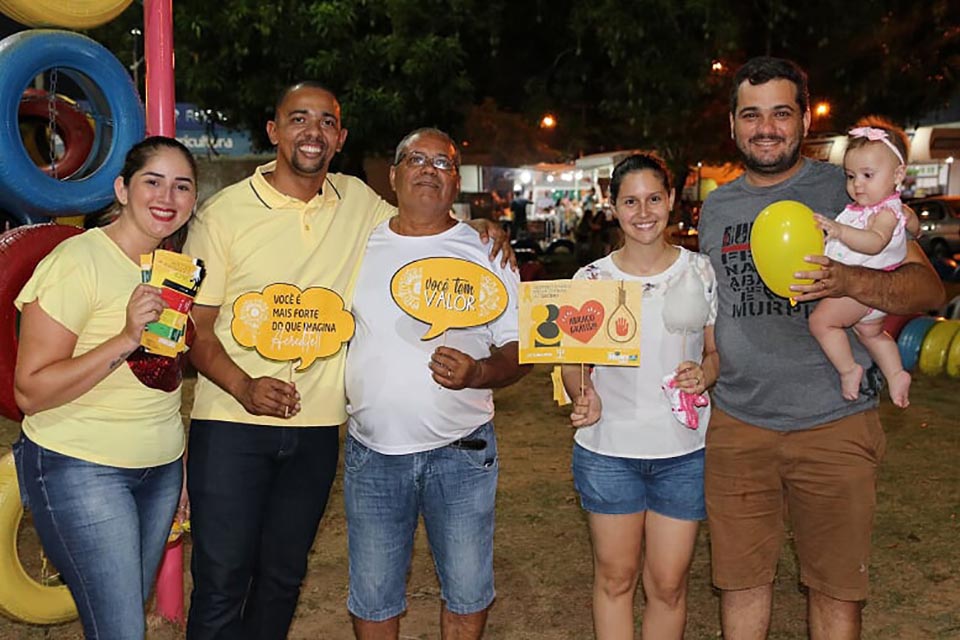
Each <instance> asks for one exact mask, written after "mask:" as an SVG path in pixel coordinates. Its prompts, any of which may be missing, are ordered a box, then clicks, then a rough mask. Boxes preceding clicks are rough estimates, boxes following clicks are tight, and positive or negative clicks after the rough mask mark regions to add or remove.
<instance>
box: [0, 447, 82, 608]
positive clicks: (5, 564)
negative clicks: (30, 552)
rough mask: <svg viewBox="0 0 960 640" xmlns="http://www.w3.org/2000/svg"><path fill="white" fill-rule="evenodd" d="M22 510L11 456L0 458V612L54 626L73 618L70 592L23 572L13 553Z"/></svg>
mask: <svg viewBox="0 0 960 640" xmlns="http://www.w3.org/2000/svg"><path fill="white" fill-rule="evenodd" d="M22 517H23V507H22V506H21V505H20V488H19V487H18V485H17V472H16V469H15V467H14V466H13V454H10V453H8V454H7V455H5V456H3V457H2V458H0V613H4V614H6V615H7V616H9V617H11V618H13V619H14V620H21V621H23V622H30V623H33V624H56V623H58V622H66V621H67V620H73V619H74V618H76V617H77V607H76V605H75V604H74V603H73V597H72V596H71V595H70V590H69V589H67V587H65V586H59V587H48V586H45V585H42V584H40V583H39V582H37V581H35V580H34V579H33V578H31V577H30V576H29V575H27V572H26V571H24V569H23V565H22V564H21V563H20V556H19V554H18V553H17V531H18V530H19V529H20V519H21V518H22Z"/></svg>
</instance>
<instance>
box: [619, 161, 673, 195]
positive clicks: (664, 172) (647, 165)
mask: <svg viewBox="0 0 960 640" xmlns="http://www.w3.org/2000/svg"><path fill="white" fill-rule="evenodd" d="M634 171H653V172H654V173H655V174H656V175H657V177H658V178H660V182H661V183H662V184H663V188H664V190H666V191H670V189H672V188H673V177H672V176H671V175H670V170H669V169H667V164H666V163H665V162H664V161H663V160H662V159H661V158H660V157H659V156H658V155H657V154H655V153H651V152H643V153H635V154H633V155H631V156H627V157H626V158H624V159H623V160H621V161H620V162H618V163H617V166H616V167H614V168H613V175H611V176H610V202H612V203H613V204H614V205H616V203H617V196H618V195H620V183H622V182H623V179H624V178H626V177H627V175H629V174H631V173H633V172H634Z"/></svg>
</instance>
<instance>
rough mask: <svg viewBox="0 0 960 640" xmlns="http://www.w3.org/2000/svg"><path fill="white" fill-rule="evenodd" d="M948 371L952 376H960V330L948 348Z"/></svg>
mask: <svg viewBox="0 0 960 640" xmlns="http://www.w3.org/2000/svg"><path fill="white" fill-rule="evenodd" d="M946 371H947V375H948V376H950V377H951V378H960V331H958V332H957V333H956V335H954V336H953V341H952V342H951V343H950V347H949V348H948V349H947V366H946Z"/></svg>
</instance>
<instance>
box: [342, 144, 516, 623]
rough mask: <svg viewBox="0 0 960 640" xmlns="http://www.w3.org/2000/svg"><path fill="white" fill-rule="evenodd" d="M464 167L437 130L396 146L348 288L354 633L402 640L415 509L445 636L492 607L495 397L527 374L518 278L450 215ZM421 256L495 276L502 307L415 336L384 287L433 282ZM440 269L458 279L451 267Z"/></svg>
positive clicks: (418, 324)
mask: <svg viewBox="0 0 960 640" xmlns="http://www.w3.org/2000/svg"><path fill="white" fill-rule="evenodd" d="M459 164H460V156H459V152H458V150H457V147H456V144H454V142H453V141H452V140H451V139H450V137H449V136H448V135H447V134H445V133H443V132H442V131H439V130H437V129H418V130H416V131H414V132H412V133H410V134H409V135H407V136H406V137H405V138H404V139H403V140H402V141H401V142H400V144H399V145H398V146H397V151H396V155H395V160H394V166H393V167H392V168H391V170H390V184H391V186H392V187H393V188H394V190H395V191H396V194H397V200H398V208H399V213H398V214H397V216H396V217H394V218H391V219H390V220H389V221H387V222H385V223H383V224H381V225H380V226H379V227H377V228H376V229H375V230H374V232H373V234H372V235H371V236H370V240H369V241H368V243H367V249H366V255H365V257H364V262H363V266H362V267H361V270H360V275H359V277H358V280H357V288H356V295H355V297H354V305H353V312H354V316H355V318H356V326H357V328H356V334H355V335H354V338H353V340H352V342H351V343H350V349H349V352H348V355H347V373H346V386H347V398H348V405H347V412H348V414H349V415H350V418H349V422H348V435H347V440H346V443H345V445H344V447H345V452H344V469H345V475H344V501H345V503H346V512H347V528H348V539H349V551H350V595H349V599H348V602H347V606H348V608H349V610H350V613H351V615H352V616H353V627H354V632H355V634H356V637H357V638H360V639H372V638H377V639H381V638H398V637H399V624H400V623H399V621H400V615H401V614H402V613H403V612H404V610H405V609H406V597H405V595H406V577H407V570H408V568H409V566H410V561H411V554H412V551H413V539H414V532H415V531H416V528H417V523H418V520H419V516H420V514H423V519H424V524H425V526H426V530H427V536H428V538H429V542H430V548H431V551H432V553H433V558H434V563H435V564H436V568H437V575H438V576H439V578H440V588H441V595H442V598H443V609H442V612H441V618H440V619H441V636H442V637H443V638H480V637H481V635H482V634H483V629H484V625H485V624H486V619H487V611H488V610H489V607H490V605H491V604H492V602H493V599H494V587H493V529H494V500H495V497H496V487H497V474H498V459H497V444H496V438H495V436H494V430H493V422H492V419H493V413H494V411H493V393H492V389H494V388H497V387H502V386H506V385H508V384H511V383H513V382H515V381H516V380H519V379H520V378H521V377H522V376H523V375H524V374H525V373H527V368H526V367H521V366H520V365H519V364H518V357H517V309H516V305H517V295H516V294H517V287H518V277H517V274H516V273H515V272H513V271H511V270H510V269H504V268H502V267H501V266H500V265H499V264H498V263H491V262H490V259H489V257H488V252H487V251H486V249H485V248H484V246H483V245H482V244H481V242H480V240H479V237H478V236H477V234H476V233H475V232H474V231H473V230H471V229H470V228H469V227H466V226H465V225H463V224H461V223H459V222H458V221H457V220H456V219H454V218H453V217H451V215H450V209H451V206H452V205H453V201H454V199H455V198H456V196H457V193H458V191H459V189H460V175H459ZM428 258H454V259H458V260H460V261H466V262H469V263H473V264H474V265H479V267H483V268H485V269H488V270H489V271H491V272H492V273H490V274H489V277H490V278H491V280H492V279H494V278H495V279H498V280H499V281H500V282H501V283H502V284H503V287H504V288H505V293H506V300H505V303H504V306H505V310H504V311H503V313H502V314H500V315H499V316H497V317H494V318H493V319H492V320H489V321H487V322H486V323H485V324H481V325H479V326H473V327H468V328H461V329H449V330H447V331H446V333H445V335H438V336H436V337H434V338H432V339H422V338H421V336H423V337H427V336H426V335H425V334H427V332H428V329H430V326H429V325H428V324H426V323H425V322H422V321H421V320H418V319H416V318H414V317H413V316H412V315H408V314H407V313H406V312H405V311H404V309H403V308H401V306H400V305H401V304H404V303H403V296H402V294H396V295H392V294H391V291H392V285H393V283H394V280H396V279H398V278H399V280H401V281H404V282H406V281H407V280H408V279H410V278H412V280H410V282H408V284H409V285H410V287H408V288H410V289H411V291H414V292H422V288H425V287H428V283H429V282H430V280H431V278H432V279H433V280H434V282H435V283H436V282H439V281H440V280H441V279H442V278H441V276H438V274H437V273H436V272H434V271H432V270H431V267H430V266H428V265H427V266H424V267H423V268H422V269H421V270H420V271H418V272H417V273H412V275H411V268H410V263H412V262H416V261H418V260H424V259H428ZM471 266H472V265H471ZM418 273H419V275H417V274H418ZM431 274H432V275H431ZM446 275H448V276H449V278H447V282H450V281H454V282H456V281H457V278H458V276H457V273H449V274H446ZM413 280H416V281H417V282H413ZM418 284H419V287H420V288H419V289H418V288H417V285H418ZM455 287H456V285H455ZM415 297H416V296H415ZM418 299H419V300H425V299H426V298H424V297H420V298H418ZM415 304H416V303H413V304H412V305H411V303H409V302H408V303H406V304H404V307H405V308H407V309H410V308H411V306H415ZM416 315H419V316H420V317H421V318H422V317H424V315H423V314H420V313H418V314H416Z"/></svg>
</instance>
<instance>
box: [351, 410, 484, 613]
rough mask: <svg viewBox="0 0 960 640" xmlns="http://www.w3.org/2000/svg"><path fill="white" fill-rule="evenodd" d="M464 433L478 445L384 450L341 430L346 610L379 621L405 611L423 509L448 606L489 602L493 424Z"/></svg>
mask: <svg viewBox="0 0 960 640" xmlns="http://www.w3.org/2000/svg"><path fill="white" fill-rule="evenodd" d="M463 440H470V441H473V442H477V441H478V440H482V441H483V442H484V443H485V446H483V448H464V447H457V446H454V445H451V446H446V447H440V448H439V449H433V450H431V451H423V452H420V453H411V454H407V455H392V456H388V455H383V454H381V453H377V452H376V451H373V450H372V449H369V448H367V447H365V446H364V445H362V444H361V443H360V442H359V441H358V440H356V439H355V438H353V437H351V436H347V442H346V444H345V451H344V479H343V495H344V502H345V504H346V513H347V539H348V544H349V556H350V595H349V597H348V599H347V609H349V610H350V613H352V614H353V615H355V616H356V617H358V618H361V619H363V620H371V621H375V622H379V621H383V620H387V619H389V618H393V617H394V616H398V615H400V614H401V613H403V611H405V610H406V608H407V602H406V578H407V569H408V568H409V567H410V559H411V554H412V552H413V537H414V532H415V531H416V529H417V521H418V519H419V516H420V514H421V513H422V514H423V523H424V526H425V527H426V530H427V538H428V540H429V543H430V550H431V551H432V552H433V559H434V564H435V565H436V569H437V576H438V577H439V579H440V593H441V596H442V598H443V601H444V603H445V606H446V608H447V609H448V610H449V611H451V612H453V613H456V614H460V615H466V614H470V613H476V612H479V611H483V610H484V609H486V608H487V607H489V606H490V604H491V603H492V602H493V598H494V587H493V528H494V503H495V500H496V494H497V475H498V472H499V461H498V459H497V442H496V438H495V436H494V432H493V423H492V422H489V423H487V424H485V425H483V426H482V427H480V428H479V429H477V430H476V431H474V432H473V433H471V434H470V435H469V436H467V437H466V438H463Z"/></svg>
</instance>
